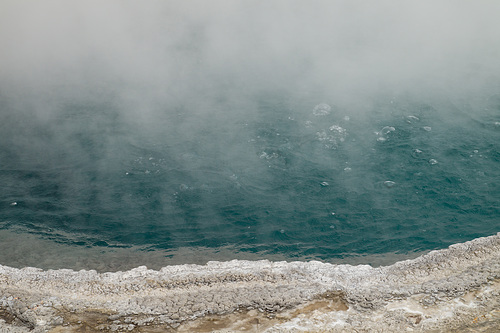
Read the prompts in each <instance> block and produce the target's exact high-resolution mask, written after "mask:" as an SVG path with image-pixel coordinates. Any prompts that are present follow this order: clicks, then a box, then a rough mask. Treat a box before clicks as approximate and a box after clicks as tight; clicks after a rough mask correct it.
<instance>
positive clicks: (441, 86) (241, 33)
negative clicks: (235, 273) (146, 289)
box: [0, 0, 500, 262]
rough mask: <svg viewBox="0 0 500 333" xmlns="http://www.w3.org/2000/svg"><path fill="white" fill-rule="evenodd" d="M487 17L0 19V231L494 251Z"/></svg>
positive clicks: (386, 4)
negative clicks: (489, 242) (477, 242)
mask: <svg viewBox="0 0 500 333" xmlns="http://www.w3.org/2000/svg"><path fill="white" fill-rule="evenodd" d="M499 12H500V3H499V2H497V1H475V2H472V1H418V2H417V1H414V2H410V1H377V2H361V1H314V0H313V1H146V2H137V1H104V2H103V1H5V0H3V1H2V2H0V47H1V50H2V51H0V189H1V191H0V192H1V194H0V229H12V230H19V232H30V233H34V234H37V235H40V236H41V237H46V238H48V239H51V240H54V241H57V242H62V243H68V244H73V245H85V246H107V245H113V244H118V245H120V246H122V245H123V246H131V245H139V246H146V247H150V248H151V249H153V250H154V249H173V248H180V247H191V246H192V247H210V248H218V247H222V246H229V247H234V251H235V257H237V253H238V252H239V251H249V252H253V253H263V255H265V254H266V253H276V252H282V253H286V255H289V257H290V258H306V257H307V258H319V259H328V258H330V257H333V256H344V255H348V254H350V253H385V252H397V251H402V252H411V251H423V250H429V249H434V248H439V247H443V246H447V245H449V244H451V243H454V242H458V241H465V240H468V239H472V238H474V237H479V236H485V235H489V234H492V233H495V232H497V231H499V230H498V227H499V226H500V222H499V220H500V204H499V201H500V185H499V184H500V171H499V170H500V167H499V166H500V148H499V146H500V144H499V142H500V141H499V140H500V61H499V60H498V59H500V23H499V22H500V21H499V20H498V13H499ZM70 235H73V236H70ZM1 260H2V259H1V256H0V262H1Z"/></svg>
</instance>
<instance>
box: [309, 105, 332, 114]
mask: <svg viewBox="0 0 500 333" xmlns="http://www.w3.org/2000/svg"><path fill="white" fill-rule="evenodd" d="M331 110H332V107H331V106H330V105H328V104H326V103H320V104H318V105H316V106H315V107H314V109H313V114H314V115H315V116H326V115H328V114H330V111H331Z"/></svg>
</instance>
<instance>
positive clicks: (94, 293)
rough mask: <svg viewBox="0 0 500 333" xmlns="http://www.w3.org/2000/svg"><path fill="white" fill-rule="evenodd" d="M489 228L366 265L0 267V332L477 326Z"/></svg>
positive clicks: (497, 240) (490, 327) (498, 312)
mask: <svg viewBox="0 0 500 333" xmlns="http://www.w3.org/2000/svg"><path fill="white" fill-rule="evenodd" d="M498 329H500V233H498V234H497V235H494V236H489V237H483V238H478V239H475V240H472V241H470V242H465V243H460V244H455V245H452V246H450V247H449V248H448V249H444V250H439V251H432V252H430V253H427V254H425V255H423V256H420V257H418V258H416V259H413V260H406V261H400V262H397V263H395V264H393V265H390V266H382V267H377V268H373V267H371V266H368V265H359V266H351V265H334V264H328V263H321V262H317V261H311V262H290V263H288V262H271V261H267V260H264V261H242V260H233V261H228V262H208V263H207V264H206V265H176V266H167V267H164V268H162V269H160V270H149V269H147V268H146V267H144V266H141V267H138V268H135V269H132V270H129V271H126V272H114V273H110V272H108V273H98V272H96V271H93V270H90V271H86V270H81V271H73V270H69V269H61V270H46V271H44V270H41V269H37V268H23V269H17V268H11V267H7V266H0V332H115V331H116V332H125V331H127V332H128V331H131V332H169V331H172V332H175V331H177V332H212V331H217V332H264V331H265V332H349V331H356V332H404V331H413V332H429V331H436V332H438V331H439V332H441V331H457V332H458V331H460V332H488V331H491V332H493V331H496V330H498Z"/></svg>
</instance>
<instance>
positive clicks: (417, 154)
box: [411, 148, 422, 158]
mask: <svg viewBox="0 0 500 333" xmlns="http://www.w3.org/2000/svg"><path fill="white" fill-rule="evenodd" d="M421 154H422V151H421V150H420V149H418V148H415V149H413V150H412V152H411V156H412V157H414V158H418V157H420V155H421Z"/></svg>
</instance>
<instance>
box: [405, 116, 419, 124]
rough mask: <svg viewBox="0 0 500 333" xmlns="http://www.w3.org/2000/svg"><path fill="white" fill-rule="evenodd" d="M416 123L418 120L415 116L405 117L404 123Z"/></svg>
mask: <svg viewBox="0 0 500 333" xmlns="http://www.w3.org/2000/svg"><path fill="white" fill-rule="evenodd" d="M416 121H420V119H419V118H418V117H416V116H408V117H406V122H408V123H412V122H416Z"/></svg>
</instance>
